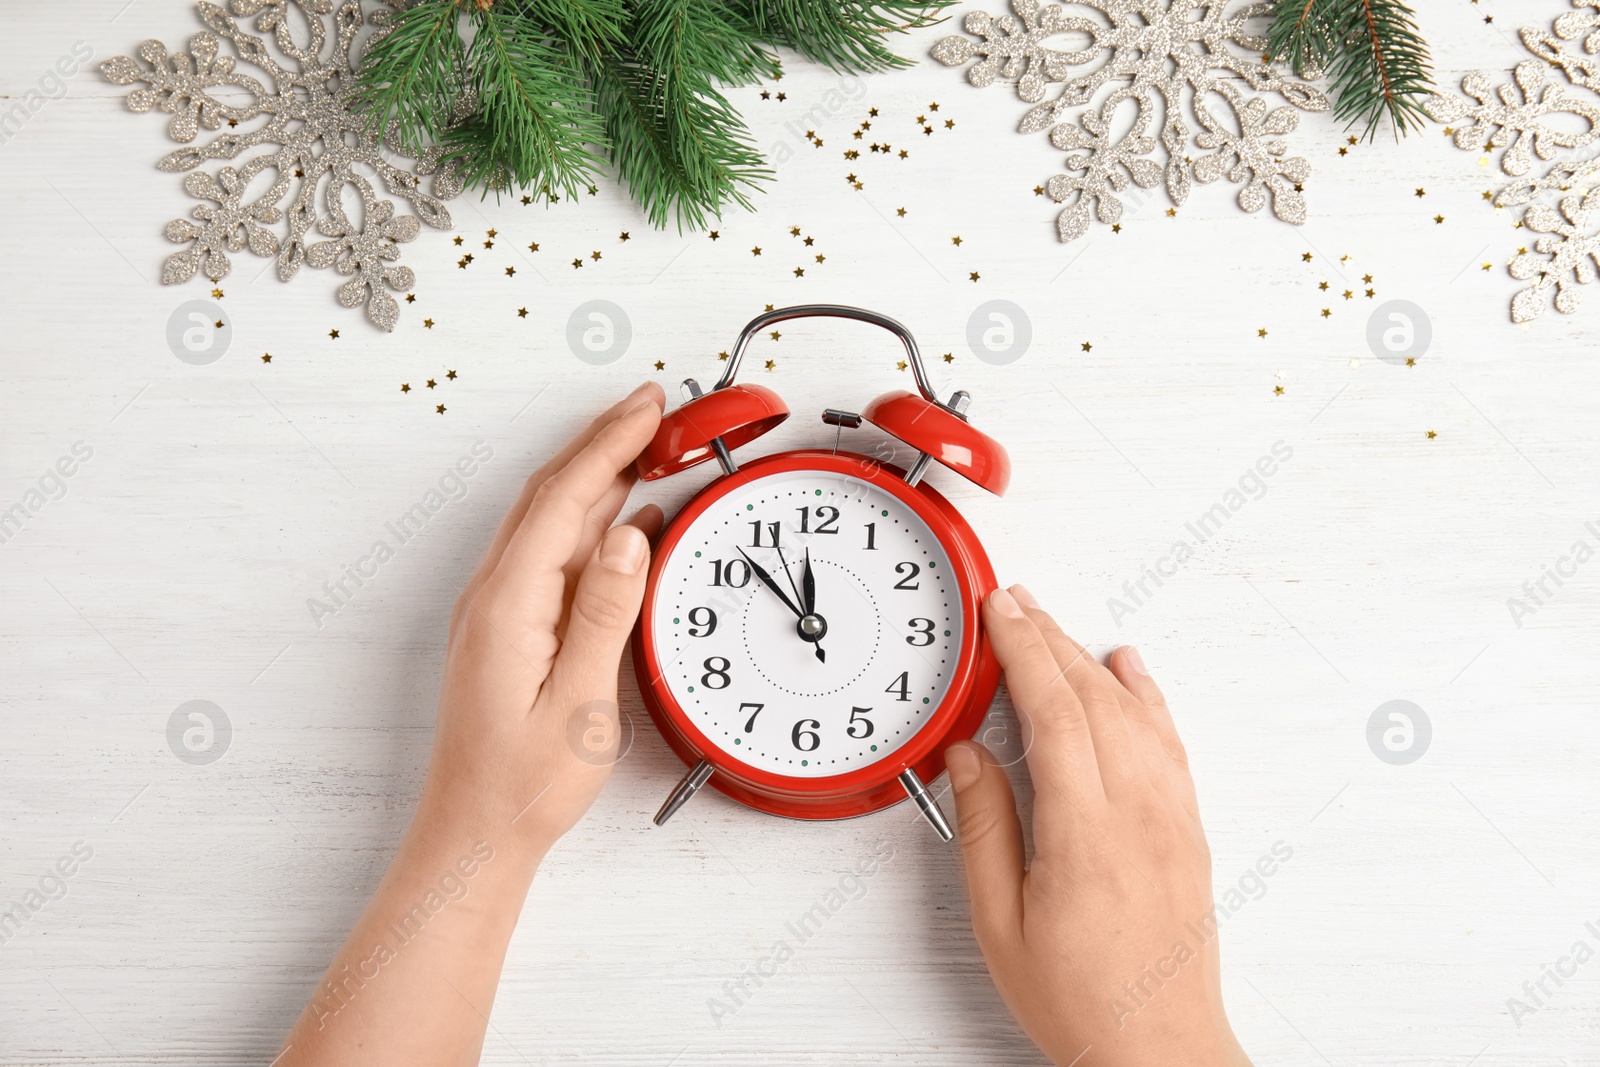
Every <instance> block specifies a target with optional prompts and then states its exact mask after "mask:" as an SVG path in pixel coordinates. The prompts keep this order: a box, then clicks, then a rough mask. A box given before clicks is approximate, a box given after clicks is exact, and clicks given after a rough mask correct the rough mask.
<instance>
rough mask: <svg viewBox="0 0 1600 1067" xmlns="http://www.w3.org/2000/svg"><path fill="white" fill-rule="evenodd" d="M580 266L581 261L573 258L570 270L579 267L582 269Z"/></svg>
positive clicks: (581, 264)
mask: <svg viewBox="0 0 1600 1067" xmlns="http://www.w3.org/2000/svg"><path fill="white" fill-rule="evenodd" d="M582 266H583V260H581V259H578V258H576V257H574V258H573V260H572V269H573V270H577V269H578V268H579V267H582Z"/></svg>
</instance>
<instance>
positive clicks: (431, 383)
mask: <svg viewBox="0 0 1600 1067" xmlns="http://www.w3.org/2000/svg"><path fill="white" fill-rule="evenodd" d="M438 384H439V383H438V382H436V381H434V380H433V379H432V378H429V379H428V388H429V389H432V388H433V387H434V386H436V385H438Z"/></svg>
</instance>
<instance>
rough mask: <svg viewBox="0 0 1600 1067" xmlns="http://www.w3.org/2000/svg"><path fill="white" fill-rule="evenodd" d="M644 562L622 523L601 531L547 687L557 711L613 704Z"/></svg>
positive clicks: (634, 530) (645, 548)
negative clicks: (602, 701)
mask: <svg viewBox="0 0 1600 1067" xmlns="http://www.w3.org/2000/svg"><path fill="white" fill-rule="evenodd" d="M649 559H650V543H649V540H648V539H647V538H646V536H645V533H644V531H642V530H640V529H639V527H637V526H634V525H632V524H631V523H623V524H621V525H618V526H613V527H612V528H611V529H610V530H608V531H606V535H605V537H604V538H602V539H601V541H600V544H599V545H597V546H596V547H595V550H594V553H593V554H592V555H591V556H590V557H589V561H588V563H586V564H585V565H584V568H583V573H582V574H580V575H579V576H578V587H577V589H576V590H575V592H574V594H573V597H572V611H571V614H570V615H569V616H568V618H567V630H566V634H565V635H564V636H563V638H562V641H561V651H560V653H559V654H558V655H557V656H556V662H555V665H554V666H553V667H552V668H551V671H550V680H549V682H548V683H547V685H548V688H549V692H550V693H551V694H552V695H554V696H555V697H556V699H557V700H558V701H559V702H560V706H562V707H577V706H578V705H580V704H582V703H584V702H585V701H589V700H597V699H606V700H611V701H613V702H614V701H615V700H616V695H617V667H618V664H619V663H620V661H621V659H622V650H623V647H624V646H625V645H626V644H627V642H628V634H629V632H630V631H631V630H632V629H633V621H634V619H636V618H637V617H638V615H639V602H640V600H642V599H643V598H644V582H645V569H646V568H645V564H646V563H647V562H648V561H649Z"/></svg>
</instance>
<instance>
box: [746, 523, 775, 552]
mask: <svg viewBox="0 0 1600 1067" xmlns="http://www.w3.org/2000/svg"><path fill="white" fill-rule="evenodd" d="M763 526H765V527H766V529H765V531H763V530H762V527H763ZM763 532H765V533H766V534H767V535H768V536H769V537H771V538H772V544H770V545H769V544H767V543H765V542H764V541H762V540H761V535H762V533H763ZM750 547H751V548H777V547H778V524H777V523H775V522H768V523H763V522H762V521H761V520H760V519H757V520H756V521H755V522H752V523H751V524H750Z"/></svg>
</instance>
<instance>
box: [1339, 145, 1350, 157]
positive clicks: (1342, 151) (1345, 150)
mask: <svg viewBox="0 0 1600 1067" xmlns="http://www.w3.org/2000/svg"><path fill="white" fill-rule="evenodd" d="M1339 154H1340V155H1341V156H1347V155H1349V154H1350V149H1348V148H1346V147H1344V146H1343V145H1340V146H1339Z"/></svg>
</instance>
